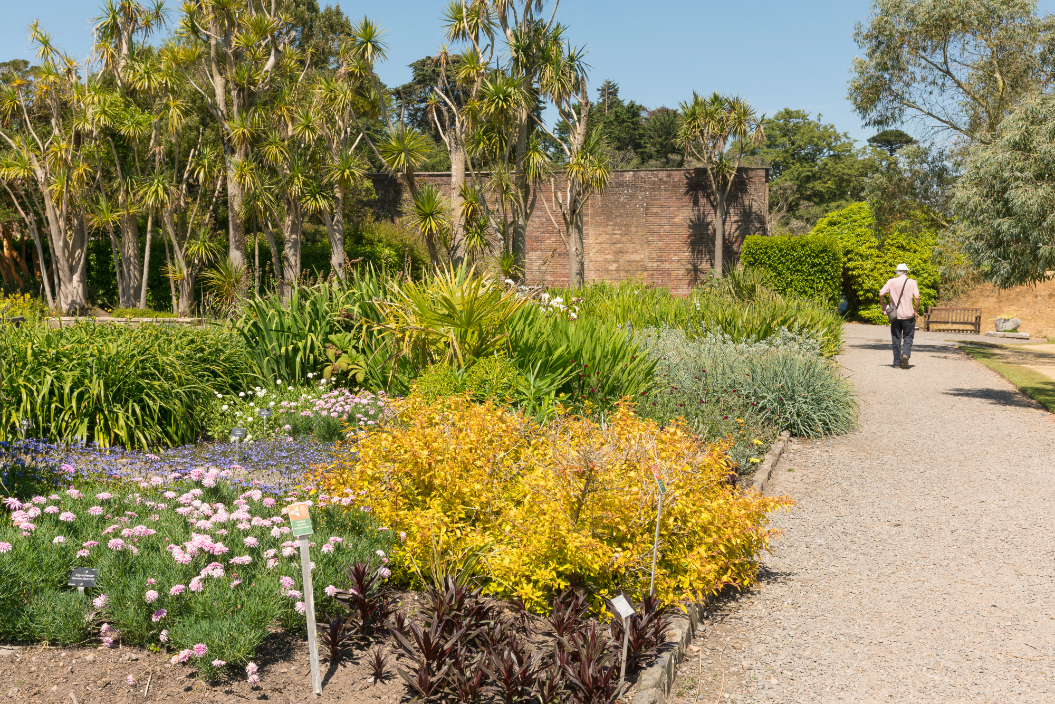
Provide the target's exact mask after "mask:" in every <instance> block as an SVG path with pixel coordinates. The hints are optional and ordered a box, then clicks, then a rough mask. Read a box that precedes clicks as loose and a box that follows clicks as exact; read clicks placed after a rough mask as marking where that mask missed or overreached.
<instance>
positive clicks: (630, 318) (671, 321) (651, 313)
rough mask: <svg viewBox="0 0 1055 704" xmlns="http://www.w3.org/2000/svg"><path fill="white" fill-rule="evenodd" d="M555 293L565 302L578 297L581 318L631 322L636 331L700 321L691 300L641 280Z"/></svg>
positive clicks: (685, 327) (687, 325)
mask: <svg viewBox="0 0 1055 704" xmlns="http://www.w3.org/2000/svg"><path fill="white" fill-rule="evenodd" d="M552 293H554V294H555V295H558V296H560V297H561V298H563V299H564V300H565V301H571V300H573V299H577V300H579V301H580V303H579V310H580V313H581V316H582V317H599V318H601V319H602V320H606V321H608V322H612V323H615V324H618V325H625V324H627V323H629V324H630V326H631V327H633V328H634V329H635V330H637V329H641V328H646V327H657V326H660V325H667V326H668V327H674V328H678V329H680V330H686V331H688V330H691V329H693V328H695V327H697V326H698V323H699V314H698V313H697V312H696V310H695V308H694V307H693V305H692V302H691V301H690V300H689V299H687V298H685V297H684V296H675V295H673V294H671V293H670V291H668V290H667V289H665V288H660V287H657V286H651V285H649V284H644V283H641V282H639V281H622V282H620V283H619V284H616V285H612V284H610V283H606V282H596V283H590V284H587V285H585V286H581V287H579V288H577V289H575V290H571V289H557V290H554V291H553V292H552Z"/></svg>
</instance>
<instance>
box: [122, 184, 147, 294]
mask: <svg viewBox="0 0 1055 704" xmlns="http://www.w3.org/2000/svg"><path fill="white" fill-rule="evenodd" d="M119 193H120V195H119V196H118V205H119V206H120V207H121V210H123V211H125V214H124V215H123V216H122V217H121V239H120V241H119V242H118V247H117V248H118V250H119V251H120V253H121V270H122V272H123V273H124V277H123V280H124V283H123V285H121V286H120V287H119V289H118V298H119V299H120V301H121V307H122V308H135V307H136V300H135V299H136V295H137V294H138V293H139V288H140V286H141V284H142V279H141V276H142V273H141V272H142V265H141V264H140V261H139V224H138V223H137V222H136V216H135V215H134V214H133V213H129V212H128V194H127V193H126V192H125V189H124V188H122V189H120V192H119Z"/></svg>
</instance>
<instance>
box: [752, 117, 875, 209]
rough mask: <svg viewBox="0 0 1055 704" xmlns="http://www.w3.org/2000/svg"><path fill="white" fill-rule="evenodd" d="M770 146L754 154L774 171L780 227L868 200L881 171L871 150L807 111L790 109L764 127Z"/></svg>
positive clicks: (766, 144)
mask: <svg viewBox="0 0 1055 704" xmlns="http://www.w3.org/2000/svg"><path fill="white" fill-rule="evenodd" d="M763 130H764V132H765V136H766V139H765V142H763V143H762V144H761V145H759V146H756V147H754V148H752V149H751V150H750V151H749V154H750V155H751V156H753V157H757V158H759V159H760V160H761V161H762V163H764V164H766V165H768V166H769V167H770V183H771V191H770V207H771V209H772V210H774V211H775V212H774V215H776V217H777V219H778V220H781V221H782V222H781V223H780V224H783V225H787V224H790V220H792V219H794V220H798V221H802V222H803V223H805V224H806V225H812V223H814V222H816V221H817V219H818V218H820V217H821V216H823V215H825V214H826V213H829V212H832V211H833V210H838V209H840V208H843V207H845V206H846V205H848V204H850V203H853V202H856V201H859V200H861V199H862V198H863V197H864V192H865V186H866V181H867V178H868V177H869V176H870V175H872V174H873V173H875V172H876V171H878V170H879V168H880V161H879V159H878V158H877V155H876V154H875V153H874V151H873V150H871V149H857V148H856V146H855V144H854V141H853V140H852V139H851V138H850V136H849V135H847V134H846V133H844V132H839V131H838V130H837V129H836V128H835V125H832V124H830V123H823V122H821V116H820V115H818V116H817V118H816V119H814V118H812V117H811V116H810V114H809V113H808V112H806V111H804V110H794V109H791V108H785V109H783V110H781V111H780V112H778V113H777V114H776V115H774V116H773V117H771V118H767V119H766V120H765V122H764V123H763Z"/></svg>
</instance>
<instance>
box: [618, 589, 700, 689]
mask: <svg viewBox="0 0 1055 704" xmlns="http://www.w3.org/2000/svg"><path fill="white" fill-rule="evenodd" d="M710 602H711V597H707V598H705V599H704V600H703V601H697V602H693V603H691V604H683V606H684V607H685V609H686V613H684V614H677V615H676V616H674V619H673V621H674V622H673V623H672V624H671V627H670V630H669V631H667V642H666V643H665V644H664V645H663V646H662V647H661V648H660V650H659V657H658V658H657V659H656V662H654V663H653V664H652V665H651V666H650V667H648V668H647V669H645V671H644V672H642V673H641V674H640V675H638V678H637V694H636V695H634V701H633V704H664V702H665V701H666V700H667V695H668V694H670V688H671V687H673V686H674V676H675V675H676V674H677V671H678V670H677V668H678V663H680V662H681V661H682V660H684V659H685V651H686V650H687V649H688V647H689V643H691V642H692V639H693V638H694V637H695V636H696V629H697V628H699V625H700V619H701V618H702V617H703V614H704V611H705V609H706V608H707V605H708V604H709V603H710Z"/></svg>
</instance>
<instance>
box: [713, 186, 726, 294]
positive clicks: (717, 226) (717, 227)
mask: <svg viewBox="0 0 1055 704" xmlns="http://www.w3.org/2000/svg"><path fill="white" fill-rule="evenodd" d="M714 203H715V208H714V266H713V267H712V269H713V270H714V275H715V276H717V277H718V278H719V279H720V278H722V263H723V262H724V261H725V194H724V193H722V192H721V191H719V192H718V193H716V194H715V199H714Z"/></svg>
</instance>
